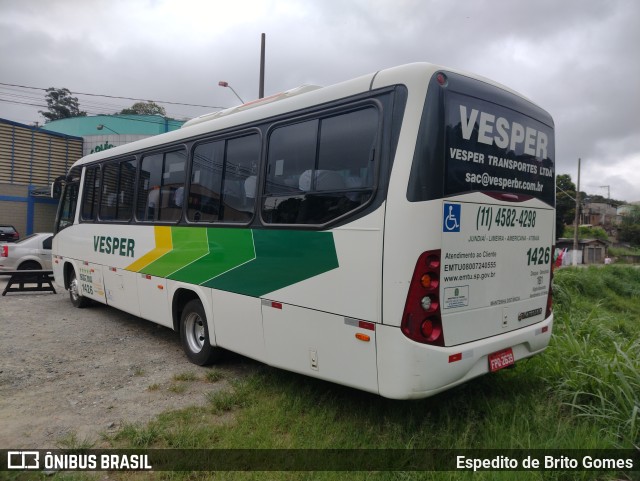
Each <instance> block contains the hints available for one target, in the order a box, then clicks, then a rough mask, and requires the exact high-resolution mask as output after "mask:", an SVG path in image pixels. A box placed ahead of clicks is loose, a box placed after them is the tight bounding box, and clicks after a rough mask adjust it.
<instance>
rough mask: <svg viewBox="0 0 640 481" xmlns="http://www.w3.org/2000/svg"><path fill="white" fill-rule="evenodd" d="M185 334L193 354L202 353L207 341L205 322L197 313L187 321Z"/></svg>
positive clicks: (191, 315)
mask: <svg viewBox="0 0 640 481" xmlns="http://www.w3.org/2000/svg"><path fill="white" fill-rule="evenodd" d="M185 334H186V337H187V344H189V349H190V350H191V351H192V352H196V353H197V352H200V351H201V350H202V347H203V346H204V340H205V331H204V321H203V319H202V318H201V317H200V316H199V315H198V314H196V313H195V312H192V313H190V314H189V315H188V316H187V318H186V319H185Z"/></svg>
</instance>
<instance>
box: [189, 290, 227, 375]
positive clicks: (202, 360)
mask: <svg viewBox="0 0 640 481" xmlns="http://www.w3.org/2000/svg"><path fill="white" fill-rule="evenodd" d="M180 340H181V341H182V349H183V350H184V353H185V354H186V355H187V357H188V358H189V360H190V361H191V362H192V363H194V364H197V365H198V366H206V365H207V364H211V363H213V362H214V361H216V360H217V359H218V358H219V357H220V348H218V347H213V346H212V345H211V341H210V339H209V328H208V326H207V316H206V314H205V312H204V308H203V307H202V303H201V302H200V301H199V300H198V299H193V300H191V301H189V302H187V305H186V306H184V310H183V311H182V317H181V318H180Z"/></svg>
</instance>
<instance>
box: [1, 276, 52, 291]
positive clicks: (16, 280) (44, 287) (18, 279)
mask: <svg viewBox="0 0 640 481" xmlns="http://www.w3.org/2000/svg"><path fill="white" fill-rule="evenodd" d="M0 276H10V277H9V282H7V285H6V286H5V288H4V291H2V295H3V296H4V295H6V294H7V292H53V293H54V294H56V288H55V287H53V271H51V270H50V271H45V270H40V271H36V270H23V271H4V272H1V271H0ZM27 284H28V285H29V287H26V285H27ZM34 284H35V285H34ZM15 285H17V286H18V287H13V286H15Z"/></svg>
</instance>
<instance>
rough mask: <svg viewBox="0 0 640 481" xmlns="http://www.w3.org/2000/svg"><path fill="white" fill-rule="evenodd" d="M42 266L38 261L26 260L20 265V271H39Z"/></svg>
mask: <svg viewBox="0 0 640 481" xmlns="http://www.w3.org/2000/svg"><path fill="white" fill-rule="evenodd" d="M40 269H42V266H41V265H40V264H39V263H37V262H36V261H25V262H23V263H22V264H20V265H19V266H18V270H19V271H39V270H40Z"/></svg>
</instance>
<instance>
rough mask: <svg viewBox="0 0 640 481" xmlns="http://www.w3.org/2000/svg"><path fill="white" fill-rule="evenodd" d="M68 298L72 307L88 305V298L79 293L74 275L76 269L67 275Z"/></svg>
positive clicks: (78, 284) (78, 286) (78, 285)
mask: <svg viewBox="0 0 640 481" xmlns="http://www.w3.org/2000/svg"><path fill="white" fill-rule="evenodd" d="M69 299H71V304H73V305H74V307H79V308H83V307H87V306H88V305H89V299H87V298H86V297H84V296H83V295H82V294H80V283H79V282H78V278H77V277H76V271H75V270H73V269H72V270H71V274H70V277H69Z"/></svg>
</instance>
